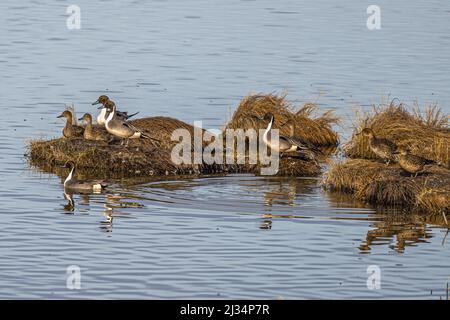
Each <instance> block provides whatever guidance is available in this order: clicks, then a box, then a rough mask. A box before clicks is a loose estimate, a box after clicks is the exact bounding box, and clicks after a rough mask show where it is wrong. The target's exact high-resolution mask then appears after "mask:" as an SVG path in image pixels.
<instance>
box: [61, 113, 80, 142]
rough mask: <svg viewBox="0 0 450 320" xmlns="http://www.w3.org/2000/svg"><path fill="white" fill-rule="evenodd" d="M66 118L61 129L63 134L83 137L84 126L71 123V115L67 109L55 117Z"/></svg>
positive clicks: (67, 136) (70, 136)
mask: <svg viewBox="0 0 450 320" xmlns="http://www.w3.org/2000/svg"><path fill="white" fill-rule="evenodd" d="M63 117H64V118H66V126H65V127H64V129H63V136H64V137H66V138H79V137H83V133H84V128H83V127H80V126H77V125H74V124H73V115H72V112H70V111H69V110H66V111H64V112H63V113H61V114H60V115H59V116H58V117H57V118H63Z"/></svg>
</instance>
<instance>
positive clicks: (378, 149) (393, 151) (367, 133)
mask: <svg viewBox="0 0 450 320" xmlns="http://www.w3.org/2000/svg"><path fill="white" fill-rule="evenodd" d="M357 135H363V136H364V137H368V138H369V148H370V150H372V152H373V153H375V154H376V155H377V156H378V157H380V158H382V159H383V160H385V161H386V164H387V165H388V164H389V163H390V162H391V161H392V160H395V156H396V155H397V154H398V149H397V145H396V144H395V143H394V142H392V141H390V140H388V139H383V138H377V137H376V136H375V134H374V133H373V130H372V129H370V128H365V129H363V130H362V131H361V132H360V133H357Z"/></svg>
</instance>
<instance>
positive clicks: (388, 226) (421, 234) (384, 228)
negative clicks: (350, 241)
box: [359, 218, 432, 253]
mask: <svg viewBox="0 0 450 320" xmlns="http://www.w3.org/2000/svg"><path fill="white" fill-rule="evenodd" d="M407 220H409V219H405V218H403V219H401V218H400V219H399V220H398V221H392V220H386V221H378V222H375V223H373V224H371V225H370V226H371V227H372V228H375V229H372V230H369V231H368V232H367V237H366V241H364V242H363V243H362V244H361V245H360V246H359V249H360V250H361V252H362V253H367V252H369V251H370V250H371V247H372V246H375V245H387V246H388V247H389V248H391V249H393V250H395V251H397V252H404V251H405V247H406V246H414V245H417V244H419V243H426V242H427V239H428V238H431V237H432V234H431V232H429V230H427V226H426V224H425V223H414V222H409V221H407Z"/></svg>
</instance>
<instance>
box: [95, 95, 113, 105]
mask: <svg viewBox="0 0 450 320" xmlns="http://www.w3.org/2000/svg"><path fill="white" fill-rule="evenodd" d="M108 101H110V100H109V97H108V96H105V95H101V96H100V97H98V99H97V101H95V102H93V103H92V105H93V106H94V105H96V104H100V103H101V104H102V105H103V106H104V105H105V103H106V102H108Z"/></svg>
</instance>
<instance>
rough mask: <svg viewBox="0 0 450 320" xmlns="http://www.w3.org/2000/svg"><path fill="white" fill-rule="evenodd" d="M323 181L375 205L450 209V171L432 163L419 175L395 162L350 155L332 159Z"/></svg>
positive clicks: (433, 210)
mask: <svg viewBox="0 0 450 320" xmlns="http://www.w3.org/2000/svg"><path fill="white" fill-rule="evenodd" d="M324 184H325V186H326V187H327V188H329V189H331V190H336V191H343V192H349V193H352V194H353V195H354V197H355V198H356V199H358V200H363V201H366V202H369V203H371V204H376V205H382V206H385V205H388V206H396V205H398V206H403V207H406V208H410V209H411V210H413V211H418V212H427V213H441V212H450V171H448V170H446V169H444V168H441V167H438V166H430V167H429V168H428V169H427V170H426V172H425V173H424V174H422V175H419V176H417V177H416V178H412V177H410V176H409V175H408V174H405V173H404V172H403V170H402V169H401V168H400V167H399V166H398V165H396V164H394V165H390V166H386V165H384V164H383V163H379V162H375V161H370V160H365V159H348V160H345V161H343V162H334V163H330V169H329V172H328V173H327V175H326V177H325V180H324Z"/></svg>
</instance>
